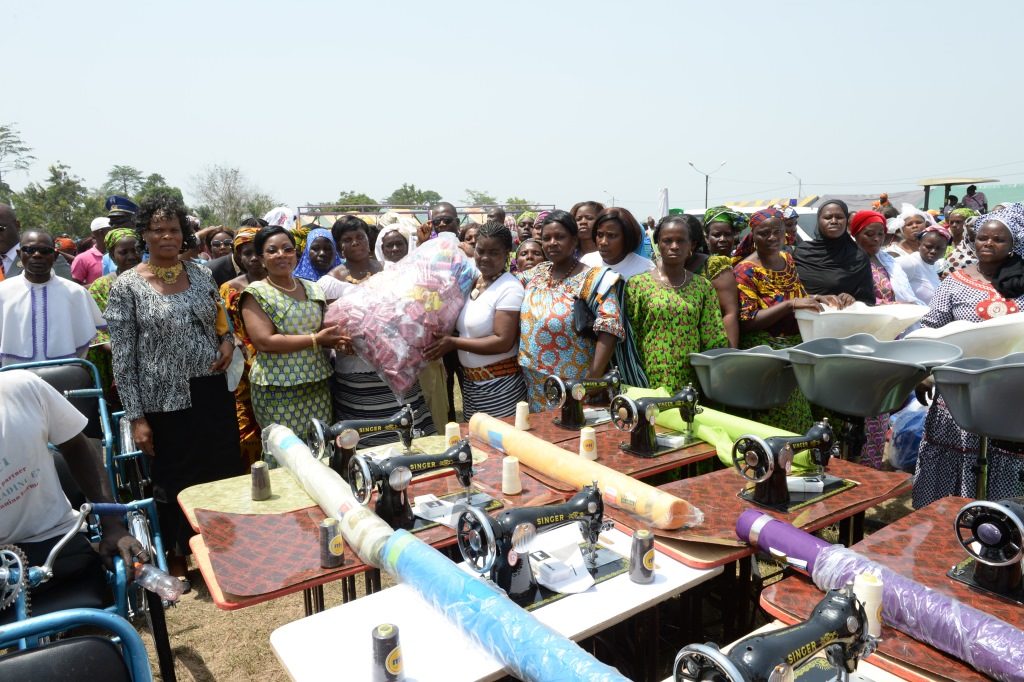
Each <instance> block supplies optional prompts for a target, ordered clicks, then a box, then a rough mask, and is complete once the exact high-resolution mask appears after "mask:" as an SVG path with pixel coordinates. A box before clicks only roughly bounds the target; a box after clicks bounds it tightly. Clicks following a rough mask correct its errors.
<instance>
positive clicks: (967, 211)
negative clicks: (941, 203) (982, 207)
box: [946, 207, 980, 222]
mask: <svg viewBox="0 0 1024 682" xmlns="http://www.w3.org/2000/svg"><path fill="white" fill-rule="evenodd" d="M978 215H980V214H979V213H978V212H977V211H975V210H974V209H973V208H966V207H961V208H954V209H953V210H952V211H950V212H949V215H947V216H946V221H947V222H949V219H950V218H952V217H953V216H963V217H964V220H967V219H968V218H974V217H976V216H978Z"/></svg>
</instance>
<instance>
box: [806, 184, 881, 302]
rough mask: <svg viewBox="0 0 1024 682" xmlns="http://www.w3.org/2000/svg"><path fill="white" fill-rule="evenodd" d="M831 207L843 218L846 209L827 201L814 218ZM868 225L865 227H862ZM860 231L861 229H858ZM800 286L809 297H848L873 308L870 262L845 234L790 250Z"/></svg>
mask: <svg viewBox="0 0 1024 682" xmlns="http://www.w3.org/2000/svg"><path fill="white" fill-rule="evenodd" d="M829 204H835V205H836V206H838V207H839V208H840V210H841V211H842V212H843V215H845V216H846V217H847V218H849V217H850V208H849V207H848V206H847V205H846V203H845V202H843V201H840V200H839V199H829V200H828V201H826V202H825V203H824V204H822V205H821V206H819V207H818V214H819V215H821V212H822V211H823V210H824V208H825V207H826V206H828V205H829ZM869 224H870V223H866V224H865V227H866V226H867V225H869ZM861 229H863V227H861ZM793 258H794V259H795V260H796V271H797V274H798V275H799V276H800V283H801V284H803V285H804V288H805V289H807V293H809V294H820V295H823V296H829V295H831V296H838V295H839V294H850V295H851V296H853V297H854V298H855V299H857V300H858V301H862V302H864V303H867V304H868V305H874V304H875V285H874V279H873V278H872V276H871V258H870V257H869V256H868V255H867V254H866V253H865V252H864V250H863V249H861V248H860V247H859V246H857V242H855V241H854V240H853V237H851V236H850V233H849V232H843V234H841V235H839V236H838V237H835V238H833V239H829V238H827V237H825V236H824V235H821V236H820V237H819V238H818V239H815V240H812V241H804V242H800V243H799V244H797V245H796V249H794V250H793Z"/></svg>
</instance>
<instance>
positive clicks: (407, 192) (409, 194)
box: [381, 183, 441, 206]
mask: <svg viewBox="0 0 1024 682" xmlns="http://www.w3.org/2000/svg"><path fill="white" fill-rule="evenodd" d="M439 201H441V195H440V194H438V193H437V192H435V191H433V190H429V189H424V190H419V189H416V185H407V184H405V183H402V186H401V187H399V188H398V189H396V190H395V191H394V192H392V193H391V194H390V195H389V196H387V197H385V199H384V201H382V202H381V203H384V204H398V205H400V206H423V205H425V204H427V205H429V204H436V203H437V202H439Z"/></svg>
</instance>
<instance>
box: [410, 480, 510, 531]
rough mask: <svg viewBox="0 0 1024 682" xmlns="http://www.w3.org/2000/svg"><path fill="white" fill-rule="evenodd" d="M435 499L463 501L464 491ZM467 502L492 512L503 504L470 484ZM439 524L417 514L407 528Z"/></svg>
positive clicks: (421, 528) (423, 527)
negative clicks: (410, 525)
mask: <svg viewBox="0 0 1024 682" xmlns="http://www.w3.org/2000/svg"><path fill="white" fill-rule="evenodd" d="M437 499H439V500H445V501H446V502H451V503H453V504H458V503H459V502H465V500H466V493H465V492H462V491H459V492H454V493H448V494H447V495H438V496H437ZM469 504H470V506H472V507H478V508H479V509H481V510H483V511H485V512H492V511H494V510H495V509H501V508H502V507H504V506H505V505H504V504H502V502H501V501H500V500H496V499H494V498H493V497H491V496H490V495H488V494H487V493H485V492H481V491H479V490H477V489H476V488H473V487H472V486H471V487H470V495H469ZM439 525H441V524H440V522H439V521H430V520H428V519H421V518H420V517H418V516H417V517H415V521H413V524H412V528H410V529H409V532H411V533H419V532H422V531H425V530H427V529H428V528H433V527H434V526H439Z"/></svg>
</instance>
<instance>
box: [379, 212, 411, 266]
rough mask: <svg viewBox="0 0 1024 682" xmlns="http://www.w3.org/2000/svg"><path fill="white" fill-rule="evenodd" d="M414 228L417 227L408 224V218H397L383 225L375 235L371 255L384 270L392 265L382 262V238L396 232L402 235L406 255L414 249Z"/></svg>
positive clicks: (388, 262)
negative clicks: (375, 241) (406, 248)
mask: <svg viewBox="0 0 1024 682" xmlns="http://www.w3.org/2000/svg"><path fill="white" fill-rule="evenodd" d="M384 215H388V214H384ZM395 215H397V214H395ZM377 224H378V225H379V224H380V223H379V222H378V223H377ZM416 227H417V226H416V225H415V224H414V223H412V222H410V221H409V219H408V218H399V219H398V220H397V221H395V222H392V223H387V224H386V225H384V227H382V228H381V231H380V232H379V233H378V234H377V243H376V244H375V245H374V247H373V255H374V256H376V257H377V262H378V263H380V264H381V265H383V266H384V267H385V268H387V267H388V266H390V265H394V264H393V263H391V262H390V261H386V260H384V236H385V235H388V234H391V233H392V232H397V233H398V234H400V235H402V237H403V238H404V239H405V243H406V244H408V245H409V250H408V251H406V255H409V254H410V253H412V252H413V250H414V249H415V248H416Z"/></svg>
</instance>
